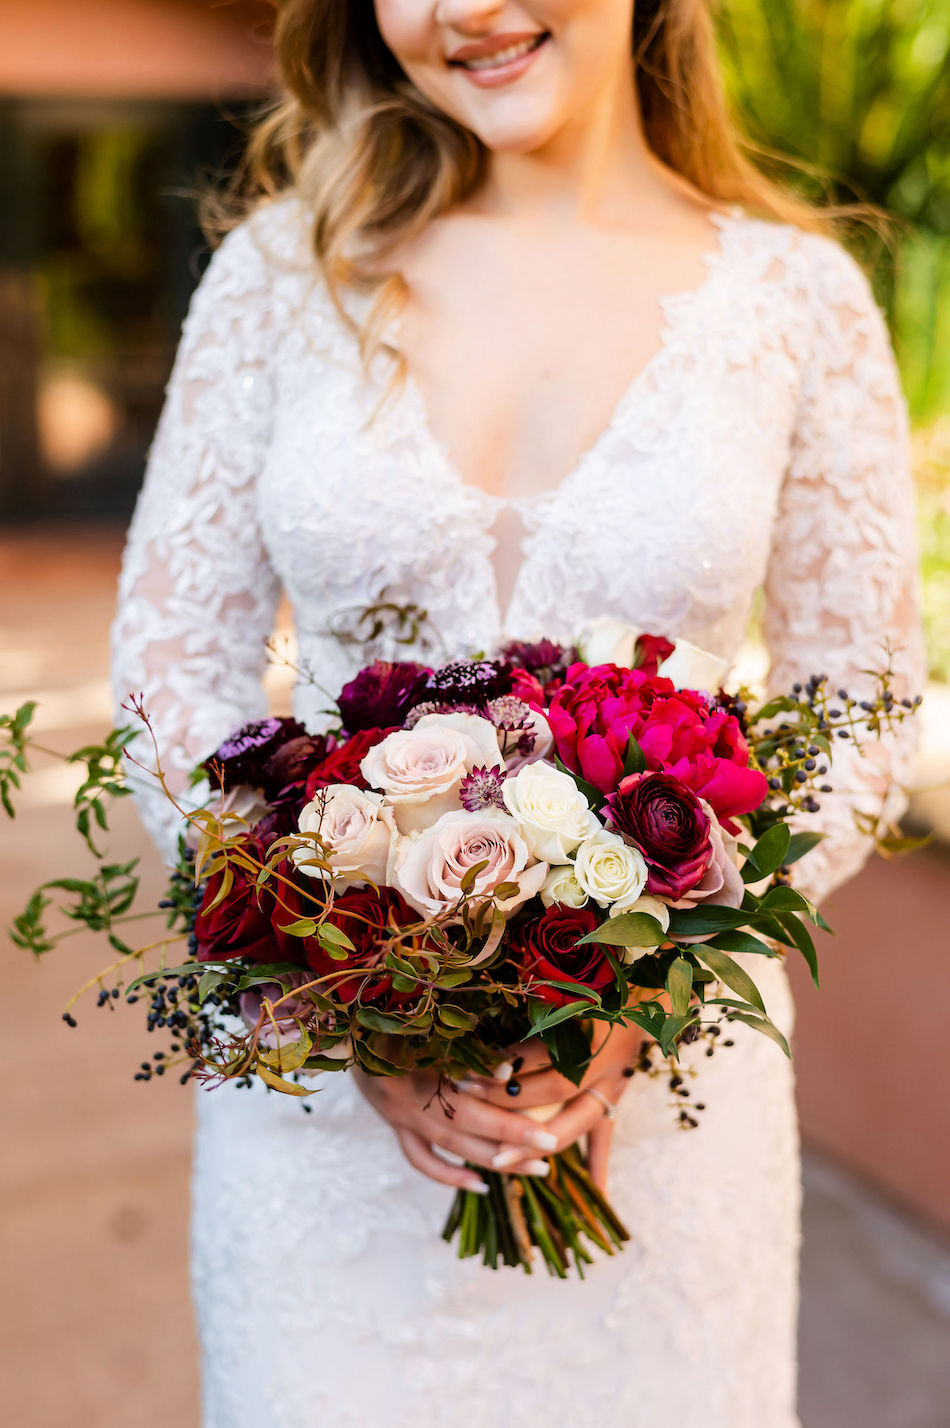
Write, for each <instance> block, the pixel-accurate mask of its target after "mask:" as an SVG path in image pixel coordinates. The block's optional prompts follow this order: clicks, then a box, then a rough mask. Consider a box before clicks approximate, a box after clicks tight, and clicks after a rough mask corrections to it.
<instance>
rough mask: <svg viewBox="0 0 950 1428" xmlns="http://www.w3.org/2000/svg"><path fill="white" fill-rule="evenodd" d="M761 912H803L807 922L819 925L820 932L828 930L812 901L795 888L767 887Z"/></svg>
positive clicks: (829, 929)
mask: <svg viewBox="0 0 950 1428" xmlns="http://www.w3.org/2000/svg"><path fill="white" fill-rule="evenodd" d="M762 911H763V912H774V913H779V912H803V913H804V914H805V916H806V917H807V918H808V920H809V922H813V923H814V924H815V926H816V927H820V928H821V930H822V932H830V931H831V928H830V927H829V926H828V924H827V922H826V921H825V919H824V918H823V917H822V915H821V913H820V912H819V911H818V908H817V907H816V906H815V904H814V903H813V902H809V901H808V899H807V897H803V896H802V894H801V893H800V892H797V891H796V890H795V888H784V887H782V888H769V890H768V892H767V893H766V894H765V897H764V898H763V899H762Z"/></svg>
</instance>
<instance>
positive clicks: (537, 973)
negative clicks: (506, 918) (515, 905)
mask: <svg viewBox="0 0 950 1428" xmlns="http://www.w3.org/2000/svg"><path fill="white" fill-rule="evenodd" d="M598 921H599V919H598V918H597V917H596V916H595V914H594V913H593V912H591V911H590V909H589V908H586V907H579V908H575V907H564V906H562V905H561V904H560V903H554V904H553V905H552V906H551V907H549V908H548V909H547V911H546V912H545V913H544V914H543V916H541V917H537V918H535V919H534V920H533V921H531V922H527V923H525V924H524V926H523V927H522V928H521V930H520V939H521V947H522V956H523V962H522V966H523V970H524V971H525V972H526V973H527V975H528V977H529V978H531V979H533V978H535V977H537V978H539V979H543V980H545V981H548V980H550V981H555V982H574V983H576V985H577V987H578V995H577V997H572V996H570V995H569V994H568V993H567V992H562V991H561V990H560V989H559V988H557V987H543V986H537V985H534V984H533V983H529V986H528V990H529V991H530V993H531V995H532V996H535V997H539V998H540V999H541V1001H544V1002H550V1003H551V1004H552V1006H557V1007H562V1006H567V1004H568V1003H569V1002H572V1001H577V1000H579V999H580V997H581V990H580V989H582V988H584V987H587V988H589V989H590V990H591V991H594V992H599V991H601V990H602V989H603V988H604V987H606V986H609V984H610V983H611V982H612V981H613V980H614V975H615V974H614V970H613V968H612V967H611V965H610V962H609V961H608V960H607V956H606V954H605V952H604V949H603V947H600V946H598V945H597V944H596V943H590V944H588V945H587V946H586V947H578V945H577V944H578V942H579V941H580V939H581V938H582V937H585V936H586V935H587V933H588V932H593V930H594V928H595V927H597V925H598Z"/></svg>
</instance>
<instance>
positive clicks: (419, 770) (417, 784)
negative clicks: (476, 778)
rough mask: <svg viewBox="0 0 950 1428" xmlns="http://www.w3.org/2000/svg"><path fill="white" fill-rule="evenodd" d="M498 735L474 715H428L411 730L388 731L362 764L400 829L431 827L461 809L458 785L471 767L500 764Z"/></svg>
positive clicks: (491, 726) (401, 830)
mask: <svg viewBox="0 0 950 1428" xmlns="http://www.w3.org/2000/svg"><path fill="white" fill-rule="evenodd" d="M501 765H502V757H501V750H500V749H499V747H498V734H497V732H496V730H495V728H494V726H493V725H492V724H490V723H489V722H488V720H487V719H482V718H480V717H479V715H477V714H426V715H424V717H423V718H421V719H420V720H419V722H418V724H416V725H415V726H414V727H413V728H412V729H400V730H397V732H396V733H395V734H389V735H387V737H386V738H385V739H383V741H382V742H381V743H379V744H377V745H376V746H375V748H372V749H370V751H369V753H368V754H367V755H366V757H365V758H364V759H363V761H362V763H361V764H360V769H361V771H362V774H363V777H364V778H365V779H366V782H367V783H368V784H371V785H372V787H373V788H379V789H382V791H383V793H385V795H386V798H387V800H388V801H389V803H390V804H391V805H392V807H393V810H394V812H395V815H396V825H397V827H398V828H399V831H400V832H401V833H417V832H420V831H421V830H422V829H424V828H429V827H431V826H432V824H433V823H435V822H436V820H437V819H438V818H441V816H442V814H443V813H451V812H454V811H456V810H457V809H458V807H459V787H460V786H461V783H462V780H463V779H464V778H465V777H466V776H467V775H468V774H470V773H471V771H472V769H473V768H500V767H501Z"/></svg>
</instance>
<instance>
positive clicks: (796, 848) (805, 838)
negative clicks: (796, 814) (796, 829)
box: [784, 833, 825, 868]
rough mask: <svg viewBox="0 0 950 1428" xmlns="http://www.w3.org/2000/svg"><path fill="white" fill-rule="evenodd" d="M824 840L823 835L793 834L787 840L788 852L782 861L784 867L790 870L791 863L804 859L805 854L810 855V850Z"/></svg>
mask: <svg viewBox="0 0 950 1428" xmlns="http://www.w3.org/2000/svg"><path fill="white" fill-rule="evenodd" d="M824 839H825V834H824V833H793V834H792V836H791V838H790V839H789V840H788V852H787V853H786V854H785V859H784V861H785V866H786V867H789V868H790V867H791V865H792V864H793V863H797V862H798V860H799V858H804V856H805V854H806V853H810V852H811V850H812V848H817V846H818V844H819V843H822V842H823V841H824Z"/></svg>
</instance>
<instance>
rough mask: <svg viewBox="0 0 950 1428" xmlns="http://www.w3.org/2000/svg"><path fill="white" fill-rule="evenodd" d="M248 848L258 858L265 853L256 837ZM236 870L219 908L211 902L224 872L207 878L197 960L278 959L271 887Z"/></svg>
mask: <svg viewBox="0 0 950 1428" xmlns="http://www.w3.org/2000/svg"><path fill="white" fill-rule="evenodd" d="M248 851H249V852H251V853H252V854H253V855H254V856H256V857H258V858H260V857H262V855H263V848H262V846H261V845H260V843H258V842H257V841H256V840H253V839H251V840H249V842H248ZM233 873H234V880H233V883H232V885H231V888H230V890H229V892H228V895H227V897H225V898H223V899H222V900H221V902H219V903H218V904H217V906H216V907H212V903H213V902H214V901H215V899H216V898H217V896H218V894H219V893H220V891H221V887H222V884H223V881H224V874H223V873H213V874H212V876H211V877H210V878H209V879H208V882H207V886H206V887H205V893H204V897H203V899H202V903H201V908H200V909H199V912H198V916H197V918H196V919H195V937H196V938H197V943H198V946H197V957H198V961H199V962H221V961H227V960H229V959H230V958H232V957H249V958H250V959H251V960H252V961H254V962H274V961H277V960H279V955H278V947H277V942H276V938H275V936H274V930H273V927H272V926H271V906H272V897H271V894H270V892H269V890H268V889H267V888H263V889H258V888H257V887H256V885H255V882H254V878H253V876H252V875H251V874H249V873H245V872H243V871H242V870H241V869H239V868H234V869H233ZM298 960H299V958H298Z"/></svg>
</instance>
